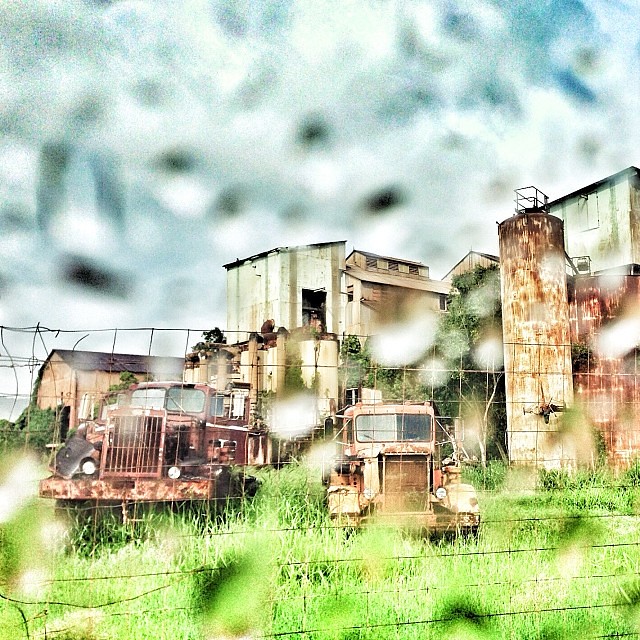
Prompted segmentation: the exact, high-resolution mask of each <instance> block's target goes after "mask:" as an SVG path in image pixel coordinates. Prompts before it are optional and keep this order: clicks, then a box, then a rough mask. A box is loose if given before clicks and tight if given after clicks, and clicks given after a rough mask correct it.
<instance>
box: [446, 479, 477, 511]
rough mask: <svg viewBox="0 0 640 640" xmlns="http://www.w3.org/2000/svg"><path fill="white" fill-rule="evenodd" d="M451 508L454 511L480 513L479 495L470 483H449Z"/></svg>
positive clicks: (448, 491) (448, 492)
mask: <svg viewBox="0 0 640 640" xmlns="http://www.w3.org/2000/svg"><path fill="white" fill-rule="evenodd" d="M447 501H448V503H449V509H451V511H453V512H454V513H479V512H480V507H479V506H478V496H477V494H476V490H475V488H474V487H473V486H472V485H470V484H463V483H458V482H455V483H452V484H449V485H447Z"/></svg>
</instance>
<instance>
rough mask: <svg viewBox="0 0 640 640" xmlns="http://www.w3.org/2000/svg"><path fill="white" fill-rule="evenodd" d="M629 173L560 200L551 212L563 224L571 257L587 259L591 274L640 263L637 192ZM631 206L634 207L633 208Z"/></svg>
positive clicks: (551, 208) (552, 207)
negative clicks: (586, 257) (589, 262)
mask: <svg viewBox="0 0 640 640" xmlns="http://www.w3.org/2000/svg"><path fill="white" fill-rule="evenodd" d="M634 185H635V181H634V180H633V179H632V176H630V175H629V174H621V175H618V176H612V178H611V179H609V180H606V181H604V182H603V183H602V184H598V185H597V186H596V187H594V189H593V190H589V189H588V188H585V189H584V190H582V191H581V192H580V193H578V194H575V195H572V196H568V197H567V198H563V199H561V200H560V201H559V202H558V203H554V204H552V205H551V207H550V213H551V214H553V215H555V216H557V217H559V218H561V219H562V220H563V221H564V235H565V247H566V250H567V253H568V254H569V256H570V257H572V258H574V257H578V256H589V257H590V258H591V271H592V272H594V271H602V270H605V269H611V268H614V267H619V266H620V265H625V264H630V263H633V262H640V244H639V242H638V240H639V239H640V238H638V237H637V236H638V224H637V223H635V222H634V220H638V218H639V213H640V205H639V203H638V189H637V187H636V186H634ZM632 205H633V206H632Z"/></svg>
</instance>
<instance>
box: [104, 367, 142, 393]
mask: <svg viewBox="0 0 640 640" xmlns="http://www.w3.org/2000/svg"><path fill="white" fill-rule="evenodd" d="M136 382H138V378H136V376H135V374H133V373H131V371H123V372H122V373H121V374H120V382H119V383H118V384H112V385H110V386H109V391H110V392H111V391H123V390H124V389H128V388H129V387H130V386H131V385H132V384H135V383H136Z"/></svg>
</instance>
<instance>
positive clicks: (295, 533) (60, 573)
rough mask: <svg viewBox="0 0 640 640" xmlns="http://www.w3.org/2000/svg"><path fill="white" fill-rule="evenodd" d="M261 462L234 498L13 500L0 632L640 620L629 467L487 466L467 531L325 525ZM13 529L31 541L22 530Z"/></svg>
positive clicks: (537, 631)
mask: <svg viewBox="0 0 640 640" xmlns="http://www.w3.org/2000/svg"><path fill="white" fill-rule="evenodd" d="M477 473H479V472H477ZM259 474H260V477H261V480H262V485H261V488H260V491H259V492H258V494H257V496H256V497H255V498H254V499H253V500H250V501H247V502H246V503H244V504H242V505H240V508H238V505H232V504H230V505H223V506H221V507H220V508H218V509H212V508H211V506H210V505H196V506H195V507H193V506H192V507H191V508H186V507H183V508H180V509H146V510H140V511H139V512H138V513H136V514H135V516H136V518H135V519H134V521H133V522H128V523H126V524H123V523H121V522H120V521H119V519H118V518H117V517H116V515H117V514H115V513H106V514H103V519H98V520H95V519H90V520H83V519H81V520H80V522H78V523H75V524H74V525H73V527H71V528H70V529H66V530H65V529H58V528H56V527H55V526H54V525H53V508H52V506H51V505H49V504H43V505H36V506H37V507H38V508H36V506H32V507H30V508H29V509H27V510H25V512H24V513H22V514H19V516H18V517H17V518H16V519H15V520H14V521H13V522H12V523H9V524H7V525H5V526H3V528H2V530H1V531H2V535H3V538H2V542H3V546H2V547H0V549H2V551H0V556H1V558H3V559H2V561H1V562H0V579H1V580H2V585H3V586H2V589H0V592H1V593H2V594H3V595H4V596H5V597H8V598H11V600H6V599H4V600H1V601H0V638H2V639H4V638H7V639H11V640H14V639H16V638H27V634H28V637H29V638H43V637H45V635H46V637H47V638H62V639H64V640H72V639H77V640H81V639H82V640H98V639H102V638H132V639H136V640H138V639H139V640H143V639H145V640H146V639H151V638H153V639H156V638H172V640H173V639H174V638H176V639H185V640H187V639H188V640H196V639H197V640H199V639H201V638H222V637H225V638H233V637H236V638H240V637H260V636H263V635H266V636H269V635H275V636H276V637H284V638H287V637H292V638H301V639H302V638H310V639H323V638H341V639H351V638H358V639H366V638H371V639H373V638H376V639H377V638H382V639H385V638H390V639H391V638H393V639H397V638H403V639H404V638H416V639H417V638H441V637H442V636H443V634H445V635H447V636H448V637H454V638H552V637H558V638H565V637H584V638H588V637H596V636H604V635H607V634H614V633H617V634H635V633H637V632H638V631H639V629H638V614H639V613H640V609H639V608H638V607H639V604H640V578H639V571H640V546H639V544H640V519H639V518H638V498H639V497H640V492H639V489H638V488H637V483H635V482H634V481H633V479H632V477H631V479H630V478H626V477H622V478H613V477H609V476H607V475H605V474H603V475H601V476H594V475H593V474H592V475H590V476H589V475H585V476H584V477H581V478H577V477H576V478H574V479H571V478H569V479H567V478H556V479H554V480H553V482H551V481H550V479H549V478H546V479H545V478H535V480H534V482H533V484H526V483H525V482H524V481H523V480H522V478H521V477H520V476H518V475H517V474H512V473H510V472H508V470H506V469H504V468H502V469H499V468H498V467H497V466H496V467H495V468H493V469H491V470H490V471H489V472H488V473H487V474H486V475H485V478H484V480H483V479H482V478H480V479H478V478H476V481H477V483H478V485H479V486H480V487H481V489H482V491H481V492H480V500H481V508H482V514H483V520H484V522H483V525H482V527H481V531H480V533H479V535H478V537H477V538H464V539H455V540H442V539H426V538H424V537H423V536H421V535H419V533H417V532H411V531H406V530H399V529H394V528H391V527H387V528H378V527H373V526H370V527H367V528H364V529H361V530H357V531H354V530H351V529H345V528H342V527H339V526H336V524H335V523H334V522H332V521H331V520H330V519H329V517H328V516H327V513H326V509H325V505H324V491H323V488H322V486H321V484H320V483H319V481H318V480H317V479H316V478H315V476H314V475H313V474H311V473H309V472H308V471H307V470H306V469H305V468H304V467H302V466H292V467H289V468H285V469H281V470H278V471H274V470H266V471H261V472H259ZM29 523H30V524H29ZM27 524H28V526H27ZM25 526H27V528H26V529H25V528H24V527H25ZM38 529H40V530H42V529H44V530H45V531H46V532H47V535H46V536H45V539H44V540H43V539H42V537H41V535H40V533H38ZM21 531H27V534H28V535H29V536H30V538H29V544H26V545H25V544H23V543H19V541H20V540H21ZM56 532H57V533H56ZM23 542H24V540H23ZM36 569H39V571H40V572H39V573H38V572H37V571H36Z"/></svg>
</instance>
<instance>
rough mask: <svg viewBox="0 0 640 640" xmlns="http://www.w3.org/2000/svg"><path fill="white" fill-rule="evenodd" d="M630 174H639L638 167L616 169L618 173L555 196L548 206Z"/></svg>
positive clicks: (589, 191)
mask: <svg viewBox="0 0 640 640" xmlns="http://www.w3.org/2000/svg"><path fill="white" fill-rule="evenodd" d="M630 175H640V169H638V167H634V166H633V165H632V166H630V167H627V168H626V169H623V170H622V171H618V173H614V174H613V175H610V176H608V177H606V178H602V180H598V181H597V182H592V183H591V184H588V185H586V186H585V187H580V189H576V190H575V191H572V192H571V193H568V194H567V195H565V196H561V197H560V198H556V199H555V200H552V201H551V202H549V207H552V206H554V205H556V204H559V203H560V202H562V201H563V200H568V199H569V198H575V197H576V196H579V195H581V194H583V193H591V192H592V191H595V190H596V189H597V188H598V187H601V186H602V185H603V184H606V183H607V182H609V181H611V180H618V179H619V178H622V177H625V176H630Z"/></svg>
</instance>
